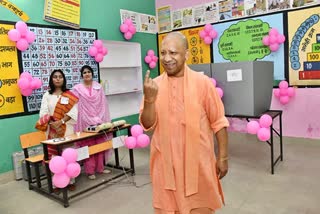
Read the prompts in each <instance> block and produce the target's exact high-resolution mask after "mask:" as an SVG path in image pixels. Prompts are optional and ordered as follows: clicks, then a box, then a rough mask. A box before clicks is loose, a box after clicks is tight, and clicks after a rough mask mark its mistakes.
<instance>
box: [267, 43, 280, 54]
mask: <svg viewBox="0 0 320 214" xmlns="http://www.w3.org/2000/svg"><path fill="white" fill-rule="evenodd" d="M269 49H270V50H271V51H272V52H275V51H277V50H278V49H279V44H278V43H276V44H271V45H270V46H269Z"/></svg>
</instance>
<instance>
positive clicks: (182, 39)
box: [163, 32, 189, 50]
mask: <svg viewBox="0 0 320 214" xmlns="http://www.w3.org/2000/svg"><path fill="white" fill-rule="evenodd" d="M171 38H176V39H178V41H179V42H181V45H182V46H183V47H184V48H185V50H188V48H189V47H188V40H187V38H186V37H185V35H183V34H182V33H180V32H171V33H168V34H167V35H166V36H165V37H164V39H163V40H165V39H171Z"/></svg>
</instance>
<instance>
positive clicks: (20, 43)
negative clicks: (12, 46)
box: [16, 39, 29, 51]
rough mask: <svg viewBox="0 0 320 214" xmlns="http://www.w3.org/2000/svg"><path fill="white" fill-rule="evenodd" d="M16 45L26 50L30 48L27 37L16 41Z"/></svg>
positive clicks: (21, 49)
mask: <svg viewBox="0 0 320 214" xmlns="http://www.w3.org/2000/svg"><path fill="white" fill-rule="evenodd" d="M16 46H17V48H18V49H19V50H20V51H25V50H27V49H28V47H29V43H28V41H27V40H26V39H19V41H17V43H16Z"/></svg>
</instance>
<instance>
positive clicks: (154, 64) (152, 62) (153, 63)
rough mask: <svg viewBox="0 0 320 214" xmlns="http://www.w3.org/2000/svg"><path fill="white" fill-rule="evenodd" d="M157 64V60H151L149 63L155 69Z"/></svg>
mask: <svg viewBox="0 0 320 214" xmlns="http://www.w3.org/2000/svg"><path fill="white" fill-rule="evenodd" d="M156 66H157V63H156V62H155V61H151V62H150V63H149V68H151V69H154V68H155V67H156Z"/></svg>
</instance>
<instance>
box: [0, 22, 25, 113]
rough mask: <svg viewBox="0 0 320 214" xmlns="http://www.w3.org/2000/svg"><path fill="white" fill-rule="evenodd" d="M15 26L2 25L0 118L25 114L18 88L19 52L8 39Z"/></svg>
mask: <svg viewBox="0 0 320 214" xmlns="http://www.w3.org/2000/svg"><path fill="white" fill-rule="evenodd" d="M12 28H14V25H13V24H4V23H0V41H1V44H0V116H2V115H9V114H15V113H21V112H24V108H23V100H22V96H21V94H20V92H19V88H18V85H17V83H18V78H19V75H20V74H19V63H18V53H17V52H18V51H17V48H16V47H15V44H14V42H12V41H10V40H9V38H8V32H9V30H11V29H12Z"/></svg>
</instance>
